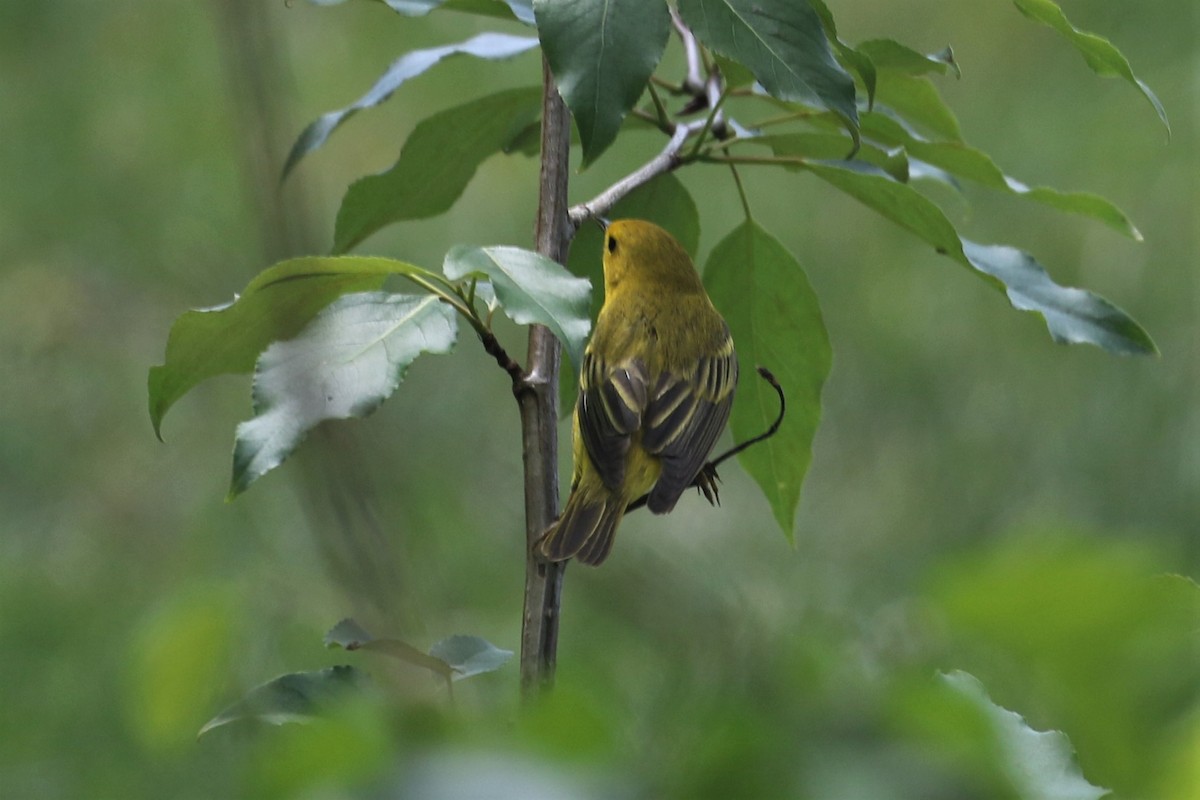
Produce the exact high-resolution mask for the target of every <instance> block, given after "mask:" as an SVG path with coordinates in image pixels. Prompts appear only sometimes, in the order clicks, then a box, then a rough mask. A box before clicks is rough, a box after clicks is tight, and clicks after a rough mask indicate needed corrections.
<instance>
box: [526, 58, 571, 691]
mask: <svg viewBox="0 0 1200 800" xmlns="http://www.w3.org/2000/svg"><path fill="white" fill-rule="evenodd" d="M570 126H571V121H570V118H569V116H568V114H567V107H566V105H565V104H564V103H563V101H562V98H561V97H560V96H559V94H558V89H557V88H556V87H555V85H554V77H553V75H551V74H550V67H549V66H548V65H547V64H546V61H545V59H544V58H543V60H542V151H541V152H542V164H541V175H540V178H539V184H538V210H537V225H536V229H535V236H536V239H537V251H538V252H539V253H541V254H542V255H544V256H546V257H547V258H550V259H553V260H554V261H557V262H559V263H564V262H565V261H566V257H567V247H568V246H569V244H570V240H571V237H570V230H571V229H570V221H569V217H568V215H567V177H568V169H569V155H570V147H571V137H570V131H571V127H570ZM560 359H561V348H560V346H559V343H558V340H557V339H555V338H554V335H553V334H552V333H550V331H549V330H548V329H546V328H545V327H543V326H541V325H534V326H533V327H531V328H530V330H529V354H528V358H527V360H526V362H525V363H526V364H527V365H528V372H527V373H526V375H525V378H524V380H523V382H522V386H521V388H520V390H519V391H518V392H517V402H518V404H519V405H520V409H521V448H522V454H523V458H524V464H525V540H526V548H525V553H526V555H525V606H524V615H523V617H522V624H521V691H522V694H523V695H524V696H525V697H526V698H529V697H532V696H533V695H535V694H536V693H537V692H538V691H539V690H540V689H542V688H544V687H546V686H549V685H550V684H551V683H553V681H554V666H555V659H556V655H557V650H558V620H559V609H560V605H561V601H562V584H563V572H564V570H565V569H566V562H559V563H547V562H544V561H541V560H539V559H538V558H537V556H536V555H535V551H534V543H535V542H536V541H537V540H538V538H539V537H540V536H541V535H542V532H543V531H544V530H545V529H546V526H547V525H549V524H550V523H551V522H553V521H554V519H555V518H556V517H557V516H558V370H559V361H560Z"/></svg>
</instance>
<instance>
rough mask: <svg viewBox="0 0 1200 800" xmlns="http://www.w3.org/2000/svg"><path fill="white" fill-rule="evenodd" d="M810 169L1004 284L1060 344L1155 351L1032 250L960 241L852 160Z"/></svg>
mask: <svg viewBox="0 0 1200 800" xmlns="http://www.w3.org/2000/svg"><path fill="white" fill-rule="evenodd" d="M805 168H806V169H808V170H810V171H811V172H813V174H815V175H817V176H818V177H820V178H821V179H822V180H824V181H827V182H828V183H830V184H832V185H833V186H835V187H837V188H838V189H841V190H842V191H844V192H846V193H847V194H849V195H850V196H852V197H854V198H856V199H858V200H859V201H860V202H862V203H863V204H864V205H866V206H867V207H869V208H871V209H873V210H875V211H877V212H879V213H880V214H882V215H883V216H885V217H887V218H888V219H890V220H892V221H893V222H895V223H896V224H898V225H900V226H901V227H903V228H906V229H907V230H909V231H910V232H912V233H914V234H916V235H917V236H919V237H920V238H922V239H924V240H925V241H926V242H928V243H929V244H931V245H933V246H934V247H935V248H936V249H937V251H938V252H939V253H941V254H943V255H946V256H949V257H950V258H952V259H954V260H955V261H957V262H958V263H960V264H962V265H963V266H966V267H970V268H971V269H972V270H974V271H975V272H976V273H978V274H980V275H984V276H987V277H989V278H992V279H995V281H996V282H997V285H1002V286H1003V287H1004V288H1005V290H1006V292H1007V294H1008V298H1009V302H1011V303H1012V304H1013V307H1014V308H1017V309H1020V310H1022V311H1036V312H1038V313H1039V314H1041V315H1042V317H1043V318H1044V319H1045V320H1046V326H1047V327H1048V328H1049V330H1050V336H1051V337H1052V338H1053V339H1054V341H1056V342H1067V343H1088V344H1094V345H1096V346H1097V347H1101V348H1103V349H1105V350H1108V351H1109V352H1112V353H1121V354H1136V355H1147V354H1154V353H1157V352H1158V350H1157V349H1156V348H1155V346H1154V342H1153V341H1152V340H1151V339H1150V336H1149V335H1148V334H1147V333H1146V332H1145V331H1144V330H1142V328H1141V326H1139V325H1138V324H1137V322H1135V321H1134V320H1133V319H1132V318H1131V317H1129V315H1127V314H1126V313H1125V312H1124V311H1122V310H1121V309H1119V308H1117V307H1116V306H1114V305H1113V304H1112V303H1109V302H1108V301H1107V300H1105V299H1104V298H1102V297H1100V296H1098V295H1095V294H1093V293H1091V292H1088V291H1084V290H1082V289H1074V288H1069V287H1063V286H1059V285H1058V284H1056V283H1055V282H1054V281H1053V280H1051V279H1050V276H1049V275H1047V274H1046V270H1045V269H1044V268H1043V267H1042V266H1041V264H1039V263H1038V262H1037V261H1035V260H1034V259H1033V257H1032V256H1030V255H1029V254H1028V253H1025V252H1023V251H1021V250H1017V249H1016V248H1012V247H1006V246H1003V245H980V244H975V243H973V242H968V241H966V240H963V239H960V238H959V236H958V232H957V231H956V230H955V229H954V226H953V225H952V224H951V223H950V220H948V219H947V218H946V215H945V214H943V213H942V210H941V209H940V208H938V207H937V206H936V205H935V204H934V203H933V202H932V201H930V200H929V199H928V198H926V197H925V196H924V195H922V194H921V193H920V192H918V191H917V190H915V189H913V188H912V187H911V186H909V185H907V184H903V183H900V182H898V181H896V180H895V179H894V178H892V177H891V176H890V175H888V174H887V173H885V172H883V171H882V170H879V169H877V168H875V167H871V166H868V165H865V164H863V163H861V162H853V161H840V162H834V161H809V162H807V163H806V165H805Z"/></svg>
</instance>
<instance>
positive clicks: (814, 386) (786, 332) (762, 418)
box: [704, 220, 832, 541]
mask: <svg viewBox="0 0 1200 800" xmlns="http://www.w3.org/2000/svg"><path fill="white" fill-rule="evenodd" d="M704 282H705V285H706V286H707V288H708V292H709V294H710V296H711V297H712V299H713V303H714V304H715V305H716V306H717V308H718V309H720V311H721V314H722V315H723V316H724V317H725V321H726V322H728V323H729V329H730V331H731V332H732V334H733V341H734V345H735V346H736V347H737V352H738V360H739V361H740V363H741V365H742V374H741V378H740V379H739V381H738V389H737V392H738V393H737V396H736V398H735V399H734V402H733V413H732V415H731V417H730V428H731V430H732V431H733V437H734V439H735V440H736V441H739V442H740V441H745V440H746V439H749V438H751V437H754V436H757V435H758V434H760V433H762V432H763V431H765V430H766V429H767V427H768V426H769V425H770V424H771V423H772V422H774V420H775V418H776V415H777V414H778V411H779V399H778V397H777V396H776V394H775V391H774V390H773V389H772V388H771V387H770V386H769V385H767V383H766V382H765V381H763V380H761V379H759V377H758V376H757V375H755V374H754V372H753V368H754V367H756V366H764V367H766V368H767V369H769V370H771V372H772V373H774V374H775V377H776V378H777V379H778V380H779V383H780V385H781V386H782V387H783V391H784V394H785V396H786V397H787V416H786V417H785V418H784V420H783V425H782V426H781V427H780V428H779V431H778V432H777V433H776V434H775V435H774V436H772V437H771V438H770V439H767V440H766V441H764V442H760V443H758V444H755V445H753V446H752V447H750V448H748V449H746V450H745V451H744V452H742V453H741V454H740V455H739V456H738V460H739V461H740V462H741V463H742V466H743V467H745V469H746V471H747V472H748V473H750V476H751V477H753V478H754V480H755V481H756V482H757V483H758V485H759V486H760V487H761V488H762V490H763V494H765V495H766V496H767V502H768V503H769V504H770V506H771V510H772V512H774V514H775V519H776V521H777V522H778V523H779V526H780V527H781V528H782V529H783V532H784V533H785V534H786V535H787V537H788V540H789V541H792V540H793V539H792V536H793V526H794V521H795V517H796V507H797V506H798V505H799V503H800V487H801V485H802V484H803V482H804V475H805V473H806V472H807V471H808V465H809V462H810V461H811V460H812V441H813V436H814V435H815V433H816V430H817V423H818V422H819V421H820V418H821V388H822V387H823V386H824V384H825V379H826V377H828V375H829V368H830V363H831V360H832V352H831V350H830V347H829V337H828V335H827V334H826V332H825V324H824V322H823V321H822V318H821V309H820V307H819V306H818V304H817V296H816V294H815V293H814V292H813V289H812V286H810V285H809V283H808V278H807V277H806V276H805V274H804V270H803V268H802V267H801V266H800V264H799V263H798V262H797V261H796V259H795V258H794V257H793V256H792V254H791V253H789V252H788V251H787V249H786V248H784V246H783V245H782V244H780V243H779V241H778V240H776V239H775V238H774V237H772V236H771V235H770V234H769V233H767V232H766V231H764V230H763V229H762V228H760V227H759V226H758V225H757V224H756V223H755V222H753V221H751V220H747V221H746V222H743V223H742V224H741V225H739V226H738V227H737V228H735V229H734V230H733V231H732V232H731V233H730V234H729V235H728V236H726V237H725V238H724V239H722V240H721V241H720V243H718V244H717V246H716V247H715V248H713V251H712V255H710V256H709V259H708V264H707V266H706V267H705V268H704Z"/></svg>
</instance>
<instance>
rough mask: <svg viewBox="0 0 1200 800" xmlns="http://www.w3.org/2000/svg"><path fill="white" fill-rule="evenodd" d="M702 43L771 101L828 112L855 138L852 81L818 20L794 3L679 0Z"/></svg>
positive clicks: (808, 8) (786, 0) (779, 0)
mask: <svg viewBox="0 0 1200 800" xmlns="http://www.w3.org/2000/svg"><path fill="white" fill-rule="evenodd" d="M679 13H680V15H681V16H682V17H683V19H684V21H685V22H687V23H688V25H689V26H691V29H692V31H693V32H694V33H695V34H696V36H697V37H699V38H700V40H701V41H702V42H704V43H705V44H706V45H708V46H709V47H711V48H712V49H713V50H716V51H717V52H719V53H721V54H723V55H725V56H727V57H729V58H731V59H733V60H734V61H738V62H740V63H742V64H743V65H745V66H746V67H748V68H749V69H750V71H751V72H753V73H754V77H756V78H757V79H758V81H759V83H761V84H762V86H763V88H764V89H766V91H767V92H768V93H769V94H770V95H771V96H773V97H777V98H779V99H781V100H787V101H794V102H798V103H805V104H807V105H810V106H817V107H819V108H826V109H829V110H830V111H833V112H834V113H836V114H837V115H838V116H839V117H841V118H842V120H843V121H844V122H845V124H846V127H847V128H848V129H849V130H850V132H851V135H852V136H854V138H855V140H856V141H857V139H858V108H857V107H856V105H855V100H854V79H853V78H851V77H850V75H849V73H847V72H846V70H844V69H843V68H842V67H841V65H840V64H838V62H837V60H836V59H835V58H834V57H833V51H832V50H831V48H830V45H829V40H828V39H827V38H826V36H825V29H824V27H823V25H822V23H821V18H820V16H818V14H817V12H816V11H814V10H813V8H812V6H810V5H809V4H808V2H797V1H796V0H679Z"/></svg>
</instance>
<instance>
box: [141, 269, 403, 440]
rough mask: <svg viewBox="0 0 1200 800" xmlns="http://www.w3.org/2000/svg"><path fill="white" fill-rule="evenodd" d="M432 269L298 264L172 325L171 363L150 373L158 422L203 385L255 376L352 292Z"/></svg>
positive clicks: (265, 274) (270, 272) (264, 275)
mask: <svg viewBox="0 0 1200 800" xmlns="http://www.w3.org/2000/svg"><path fill="white" fill-rule="evenodd" d="M422 273H426V271H425V270H423V269H421V268H420V267H417V266H414V265H412V264H407V263H405V262H403V261H396V260H394V259H390V258H366V257H341V258H336V257H335V258H294V259H290V260H288V261H281V262H279V263H278V264H275V265H274V266H271V267H268V268H267V269H265V270H263V271H262V272H260V273H259V274H258V275H257V276H256V277H255V278H254V280H252V281H250V283H249V285H247V286H246V288H245V290H244V291H243V292H242V293H241V295H239V296H236V297H235V298H234V300H233V302H230V303H226V304H225V305H221V306H216V307H214V308H207V309H198V310H194V311H188V312H186V313H184V314H182V315H181V316H180V317H179V319H177V320H175V324H174V325H172V326H171V334H170V336H169V337H168V338H167V352H166V359H165V363H164V364H162V365H160V366H157V367H151V368H150V375H149V379H148V382H147V383H148V391H149V398H150V421H151V422H152V423H153V424H154V432H155V434H158V435H159V438H161V427H162V420H163V417H164V416H166V413H167V411H168V410H169V409H170V408H171V406H172V405H174V404H175V401H177V400H178V399H179V398H181V397H183V396H184V395H185V394H187V393H188V391H190V390H191V389H192V388H193V387H195V386H196V385H198V384H200V383H201V382H203V381H205V380H207V379H209V378H213V377H216V376H217V375H226V374H231V373H244V372H249V371H250V370H252V369H253V368H254V362H255V359H257V358H258V354H259V353H261V352H262V351H263V350H264V349H265V348H266V347H267V345H269V344H271V342H275V341H279V340H280V339H290V338H291V337H293V336H295V335H296V334H297V333H299V332H300V330H301V328H303V327H304V326H305V325H306V324H308V321H309V320H310V319H312V318H313V315H314V314H316V313H317V312H318V311H320V310H321V309H322V308H324V307H325V306H327V305H328V304H329V303H331V302H332V301H333V300H334V299H335V298H337V297H340V296H341V295H343V294H347V293H350V292H366V291H370V290H372V289H378V288H379V287H380V286H382V285H383V281H384V279H386V278H387V276H388V275H413V274H422Z"/></svg>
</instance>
